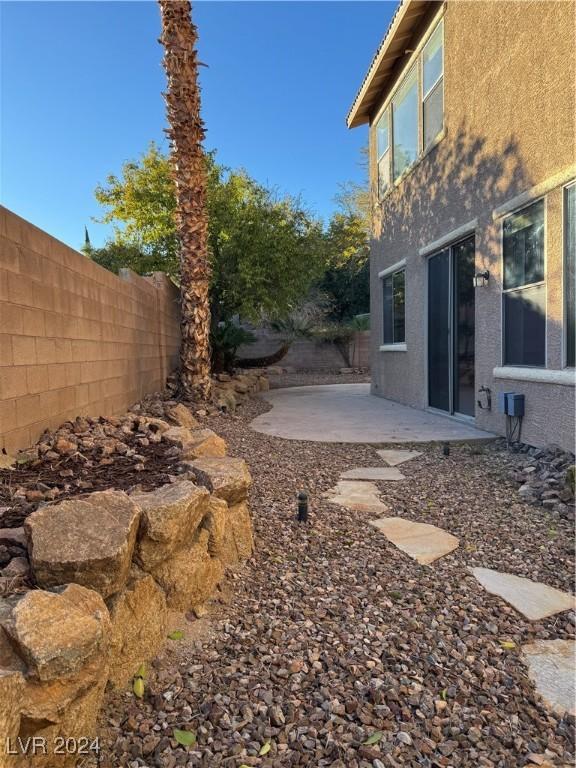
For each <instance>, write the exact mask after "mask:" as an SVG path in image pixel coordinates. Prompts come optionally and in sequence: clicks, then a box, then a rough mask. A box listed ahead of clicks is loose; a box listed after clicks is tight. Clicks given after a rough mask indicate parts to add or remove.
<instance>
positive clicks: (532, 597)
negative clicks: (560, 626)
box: [471, 568, 576, 621]
mask: <svg viewBox="0 0 576 768" xmlns="http://www.w3.org/2000/svg"><path fill="white" fill-rule="evenodd" d="M471 570H472V573H473V574H474V576H475V577H476V579H477V580H478V581H479V582H480V584H481V585H482V586H483V587H484V589H485V590H486V591H487V592H490V594H492V595H497V596H498V597H501V598H502V599H503V600H505V601H506V602H507V603H510V605H511V606H512V607H513V608H516V610H517V611H519V612H520V613H521V614H522V615H523V616H525V617H526V618H527V619H530V621H537V620H538V619H544V618H546V617H547V616H553V615H554V614H555V613H561V612H562V611H569V610H572V609H574V608H575V607H576V601H575V598H574V595H570V594H568V593H567V592H561V591H560V590H559V589H555V588H554V587H549V586H548V585H547V584H542V583H540V582H538V581H531V580H530V579H525V578H522V577H521V576H514V574H512V573H500V572H499V571H493V570H491V569H490V568H472V569H471Z"/></svg>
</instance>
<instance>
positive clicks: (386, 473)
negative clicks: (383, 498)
mask: <svg viewBox="0 0 576 768" xmlns="http://www.w3.org/2000/svg"><path fill="white" fill-rule="evenodd" d="M340 477H341V478H342V479H343V480H405V479H406V475H403V474H402V472H400V470H399V469H396V467H359V468H358V469H349V470H348V471H347V472H343V473H342V474H341V475H340Z"/></svg>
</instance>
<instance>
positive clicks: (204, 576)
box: [152, 529, 224, 611]
mask: <svg viewBox="0 0 576 768" xmlns="http://www.w3.org/2000/svg"><path fill="white" fill-rule="evenodd" d="M209 537H210V534H209V532H208V531H207V530H206V529H202V530H200V531H199V533H198V534H197V538H196V541H194V543H193V544H190V545H188V546H187V547H185V548H183V549H181V550H180V551H179V552H177V553H176V554H174V555H173V556H172V557H171V558H170V559H169V560H165V561H164V562H163V563H161V564H160V565H159V566H158V567H157V568H155V569H154V570H153V571H152V575H153V576H154V578H155V579H156V581H157V582H158V584H160V586H161V587H162V589H163V590H164V593H165V595H166V602H167V604H168V607H169V608H173V609H174V610H177V611H187V610H189V609H190V608H196V607H197V606H201V605H202V604H203V603H205V602H206V600H208V598H209V597H210V595H211V594H212V593H213V591H214V589H215V588H216V585H217V584H218V582H219V581H220V579H221V578H222V576H223V575H224V566H223V565H222V563H221V561H220V560H218V559H217V558H215V557H211V556H210V553H209V552H208V539H209Z"/></svg>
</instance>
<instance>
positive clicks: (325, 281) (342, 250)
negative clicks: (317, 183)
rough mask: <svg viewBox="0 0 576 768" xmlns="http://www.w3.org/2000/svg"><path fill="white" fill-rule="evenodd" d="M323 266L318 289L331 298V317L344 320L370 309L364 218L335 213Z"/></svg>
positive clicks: (329, 230)
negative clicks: (324, 265) (324, 266)
mask: <svg viewBox="0 0 576 768" xmlns="http://www.w3.org/2000/svg"><path fill="white" fill-rule="evenodd" d="M325 241H326V268H325V272H324V274H323V276H322V278H321V279H320V281H319V282H318V286H317V288H318V290H319V291H320V292H322V293H324V294H325V295H327V296H328V297H329V299H330V305H331V312H330V315H331V317H332V319H333V320H336V321H337V322H340V323H341V322H347V321H348V320H351V319H352V318H353V317H354V315H358V314H362V313H364V312H369V311H370V250H369V245H368V237H367V232H366V227H365V222H364V220H363V219H362V218H360V217H359V216H357V215H356V214H354V213H335V214H334V216H333V217H332V219H331V221H330V224H329V226H328V229H327V232H326V235H325Z"/></svg>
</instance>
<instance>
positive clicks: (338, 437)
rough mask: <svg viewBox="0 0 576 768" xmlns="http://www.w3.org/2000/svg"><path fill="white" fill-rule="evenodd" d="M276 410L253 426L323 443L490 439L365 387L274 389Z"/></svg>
mask: <svg viewBox="0 0 576 768" xmlns="http://www.w3.org/2000/svg"><path fill="white" fill-rule="evenodd" d="M262 396H263V397H264V398H265V399H266V400H267V401H268V402H269V403H271V404H272V405H273V406H274V408H273V409H272V410H271V411H269V412H268V413H263V414H261V415H260V416H257V417H256V418H255V419H254V421H253V422H252V424H251V427H252V429H254V430H255V431H256V432H262V433H264V434H265V435H275V436H277V437H283V438H285V439H287V440H312V441H316V442H324V443H427V442H431V441H442V442H445V441H450V440H486V439H492V438H493V437H494V435H492V434H490V433H489V432H482V431H481V430H479V429H476V428H475V427H473V426H471V425H469V424H466V423H464V422H460V421H457V420H455V419H450V418H448V417H445V416H438V415H437V414H435V413H429V412H428V411H421V410H418V409H417V408H408V407H407V406H405V405H400V404H399V403H393V402H392V401H391V400H384V399H383V398H381V397H375V396H374V395H371V394H370V385H369V384H328V385H321V386H312V387H290V388H287V389H273V390H270V391H269V392H265V393H263V394H262Z"/></svg>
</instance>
